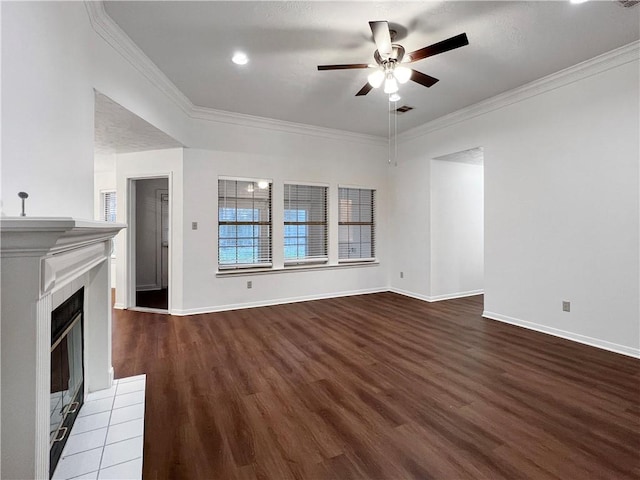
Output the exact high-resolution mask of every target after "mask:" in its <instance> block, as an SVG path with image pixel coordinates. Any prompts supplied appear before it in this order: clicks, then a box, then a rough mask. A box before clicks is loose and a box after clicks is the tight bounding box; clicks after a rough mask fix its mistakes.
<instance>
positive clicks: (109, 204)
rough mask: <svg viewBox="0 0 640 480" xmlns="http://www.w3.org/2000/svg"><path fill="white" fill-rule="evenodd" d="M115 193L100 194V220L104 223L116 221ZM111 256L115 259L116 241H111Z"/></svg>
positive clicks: (113, 239)
mask: <svg viewBox="0 0 640 480" xmlns="http://www.w3.org/2000/svg"><path fill="white" fill-rule="evenodd" d="M116 199H117V196H116V192H115V190H113V191H108V192H102V193H101V194H100V203H101V206H102V212H101V215H102V220H104V221H105V222H115V221H116ZM111 256H112V257H114V258H115V256H116V239H115V238H112V239H111Z"/></svg>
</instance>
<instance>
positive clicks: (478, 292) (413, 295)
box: [389, 288, 484, 303]
mask: <svg viewBox="0 0 640 480" xmlns="http://www.w3.org/2000/svg"><path fill="white" fill-rule="evenodd" d="M389 291H390V292H393V293H397V294H399V295H404V296H405V297H411V298H417V299H418V300H423V301H425V302H430V303H431V302H440V301H442V300H453V299H455V298H464V297H472V296H474V295H482V294H483V293H484V290H471V291H468V292H458V293H449V294H446V295H435V296H433V297H430V296H428V295H422V294H420V293H414V292H409V291H407V290H402V289H400V288H390V289H389Z"/></svg>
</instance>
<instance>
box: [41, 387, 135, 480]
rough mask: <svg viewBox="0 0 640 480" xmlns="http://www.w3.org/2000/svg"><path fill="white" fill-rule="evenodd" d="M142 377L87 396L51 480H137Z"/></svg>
mask: <svg viewBox="0 0 640 480" xmlns="http://www.w3.org/2000/svg"><path fill="white" fill-rule="evenodd" d="M145 386H146V375H138V376H135V377H128V378H121V379H119V380H114V381H113V386H112V387H111V388H109V389H107V390H100V391H97V392H92V393H90V394H89V395H87V398H86V399H85V403H84V405H83V406H82V408H81V409H80V413H79V414H78V418H77V419H76V422H75V423H74V425H73V428H72V430H71V434H70V436H69V439H68V440H67V444H66V445H65V447H64V450H63V451H62V456H61V457H60V462H59V463H58V466H57V468H56V471H55V473H54V475H53V479H54V480H70V479H92V480H103V479H118V480H125V479H126V480H129V479H131V480H134V479H135V480H140V479H141V478H142V451H143V445H144V401H145Z"/></svg>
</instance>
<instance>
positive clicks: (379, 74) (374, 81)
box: [367, 69, 384, 88]
mask: <svg viewBox="0 0 640 480" xmlns="http://www.w3.org/2000/svg"><path fill="white" fill-rule="evenodd" d="M367 80H369V85H371V86H372V87H373V88H378V87H379V86H380V85H382V82H383V81H384V72H383V71H382V70H380V69H377V70H375V71H373V72H372V73H370V74H369V76H368V77H367Z"/></svg>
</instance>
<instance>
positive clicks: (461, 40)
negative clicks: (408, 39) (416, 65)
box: [404, 33, 469, 62]
mask: <svg viewBox="0 0 640 480" xmlns="http://www.w3.org/2000/svg"><path fill="white" fill-rule="evenodd" d="M465 45H469V40H468V39H467V34H466V33H461V34H460V35H456V36H455V37H451V38H447V39H446V40H443V41H441V42H438V43H434V44H433V45H429V46H428V47H424V48H421V49H420V50H416V51H415V52H411V53H410V54H409V55H405V57H404V58H405V62H417V61H418V60H422V59H423V58H427V57H432V56H434V55H438V54H439V53H443V52H448V51H449V50H453V49H455V48H459V47H464V46H465Z"/></svg>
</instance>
